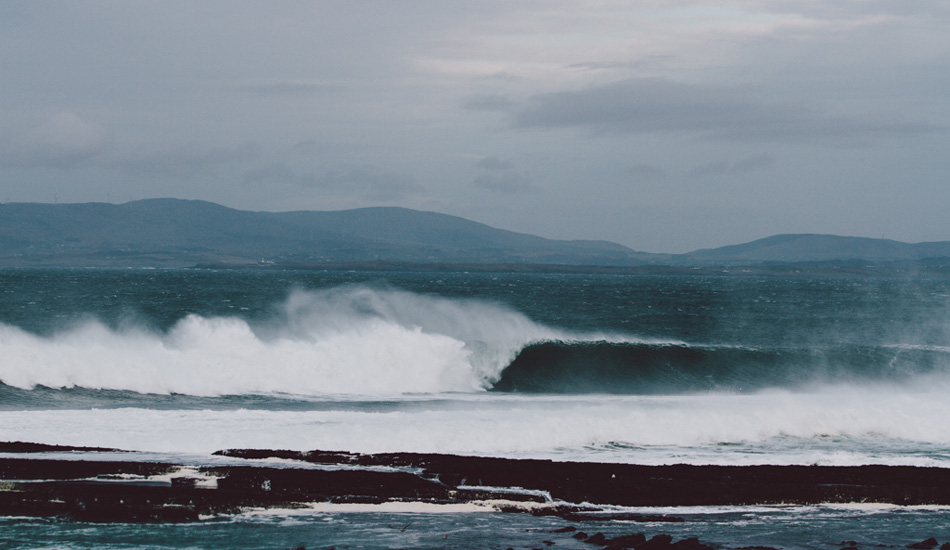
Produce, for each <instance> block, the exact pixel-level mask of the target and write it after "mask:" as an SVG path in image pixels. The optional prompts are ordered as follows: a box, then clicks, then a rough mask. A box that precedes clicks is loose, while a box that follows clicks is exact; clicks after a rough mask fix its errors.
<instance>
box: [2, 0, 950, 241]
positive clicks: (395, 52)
mask: <svg viewBox="0 0 950 550" xmlns="http://www.w3.org/2000/svg"><path fill="white" fill-rule="evenodd" d="M948 25H950V5H948V4H947V3H946V2H942V1H937V0H920V1H918V2H889V1H884V0H869V1H863V2H840V1H832V0H817V1H812V2H790V1H784V0H778V1H772V0H769V1H766V0H712V1H705V0H702V1H701V0H689V1H686V2H678V3H675V4H671V3H669V2H664V1H660V0H636V1H633V2H630V1H619V0H580V1H578V0H570V1H569V0H545V1H539V0H512V1H508V2H496V1H489V2H477V3H461V4H460V3H449V2H440V1H436V0H420V1H418V2H412V3H409V4H406V3H396V2H383V1H375V0H356V1H353V2H304V1H297V0H291V1H289V2H281V3H279V4H271V3H249V4H248V3H239V4H233V3H218V2H206V3H194V2H185V1H184V0H172V1H170V2H164V3H162V4H161V5H159V4H149V3H133V2H125V3H107V4H103V3H101V2H94V1H91V0H89V1H87V0H79V1H76V2H69V3H65V4H47V3H25V2H13V3H10V2H8V3H3V4H0V71H2V73H0V74H3V79H2V82H0V88H2V93H0V198H2V199H3V200H13V201H52V200H59V201H61V202H62V201H76V202H82V201H91V200H114V201H122V200H127V199H134V198H144V197H159V196H178V197H182V198H200V199H205V200H212V201H216V202H220V203H223V204H226V205H228V206H232V207H236V208H247V209H253V210H291V209H301V208H309V209H335V208H350V207H359V206H370V205H375V204H387V205H399V206H406V207H410V208H420V209H433V210H439V211H442V212H446V213H450V214H456V215H461V216H465V217H469V218H473V219H476V220H478V221H481V222H485V223H489V224H492V225H495V226H498V227H501V228H505V229H510V230H516V231H524V232H531V233H536V234H540V235H543V236H547V237H554V238H595V239H610V240H614V241H618V242H621V243H623V244H625V245H628V246H630V247H632V248H635V249H639V250H647V251H667V252H684V251H688V250H692V249H696V248H701V247H711V246H719V245H725V244H732V243H735V242H741V241H747V240H752V239H755V238H760V237H763V236H767V235H770V234H775V233H788V232H815V233H838V234H846V235H863V236H880V235H881V234H885V235H886V236H888V237H890V238H894V239H899V240H905V241H911V242H915V241H926V240H945V239H950V233H948V230H947V227H946V222H945V219H946V214H945V212H944V208H943V207H942V205H945V204H948V203H950V187H948V186H947V185H946V174H947V171H948V162H947V161H946V160H945V158H946V153H945V151H946V150H947V149H948V148H950V143H948V132H947V130H948V126H950V102H948V100H947V97H950V95H948V94H950V80H948V77H947V75H948V74H950V37H948V36H950V35H948V33H946V28H947V27H948ZM908 220H913V223H909V222H908Z"/></svg>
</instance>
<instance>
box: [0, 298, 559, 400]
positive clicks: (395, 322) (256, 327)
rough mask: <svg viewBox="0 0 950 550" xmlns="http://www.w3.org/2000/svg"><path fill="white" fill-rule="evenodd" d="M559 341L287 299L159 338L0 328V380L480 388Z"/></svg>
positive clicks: (489, 312)
mask: <svg viewBox="0 0 950 550" xmlns="http://www.w3.org/2000/svg"><path fill="white" fill-rule="evenodd" d="M559 336H560V334H559V333H558V332H557V331H555V330H553V329H549V328H547V327H544V326H542V325H539V324H537V323H535V322H533V321H531V320H530V319H528V318H527V317H525V316H524V315H522V314H520V313H518V312H516V311H512V310H510V309H508V308H505V307H503V306H500V305H495V304H491V303H486V302H479V301H474V300H471V301H470V300H453V299H447V298H441V297H434V296H425V295H419V294H413V293H410V292H403V291H396V290H380V289H374V288H369V287H362V286H348V287H339V288H333V289H327V290H317V291H305V290H297V291H293V292H291V294H290V295H289V296H288V298H287V299H286V300H285V302H284V303H283V304H282V305H281V307H280V308H279V313H278V314H277V315H276V316H275V317H274V318H272V319H270V320H268V321H265V322H260V323H251V322H249V321H247V320H245V319H241V318H238V317H214V318H209V317H202V316H198V315H188V316H186V317H184V318H182V319H181V320H179V321H178V322H177V323H176V324H175V325H174V326H172V328H171V329H170V330H168V331H167V332H166V333H158V332H154V331H149V330H146V329H143V328H128V327H125V328H118V329H113V328H110V327H107V326H105V325H104V324H103V323H101V322H99V321H95V320H93V321H86V322H84V323H82V324H81V325H79V326H77V327H75V328H72V329H70V330H67V331H63V332H60V333H57V334H54V335H52V336H49V337H42V336H36V335H33V334H30V333H27V332H25V331H23V330H21V329H19V328H16V327H12V326H8V325H0V349H2V350H3V352H4V355H5V358H4V361H3V362H2V364H0V381H2V382H3V383H4V384H7V385H10V386H16V387H19V388H33V387H35V386H47V387H52V388H66V387H76V386H79V387H85V388H92V389H112V390H130V391H135V392H139V393H180V394H187V395H201V396H215V395H235V394H250V393H288V394H295V395H332V394H358V395H377V394H400V393H434V392H447V391H463V392H465V391H481V390H484V389H487V388H488V387H490V386H491V384H492V383H493V382H494V381H496V380H497V379H498V377H499V376H500V373H501V372H502V370H503V369H504V368H505V367H506V366H507V365H508V364H509V363H510V362H511V361H512V360H513V359H514V357H515V355H516V354H517V353H518V351H519V350H520V349H521V348H523V347H524V346H525V345H526V344H528V343H530V342H532V341H536V340H544V339H550V338H557V337H559Z"/></svg>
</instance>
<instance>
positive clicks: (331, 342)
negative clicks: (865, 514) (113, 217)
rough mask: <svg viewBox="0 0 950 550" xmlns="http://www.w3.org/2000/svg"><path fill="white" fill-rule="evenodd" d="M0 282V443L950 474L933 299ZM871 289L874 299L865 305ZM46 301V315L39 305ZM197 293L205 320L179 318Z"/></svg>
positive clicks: (292, 283) (168, 279) (659, 285)
mask: <svg viewBox="0 0 950 550" xmlns="http://www.w3.org/2000/svg"><path fill="white" fill-rule="evenodd" d="M5 276H6V277H7V279H8V280H7V281H6V282H8V283H15V284H8V285H7V286H5V289H6V290H5V292H4V298H5V299H6V300H7V301H8V304H7V307H6V308H4V311H6V312H7V316H8V318H7V319H3V322H2V324H0V350H2V361H0V381H2V386H0V397H3V401H2V405H0V440H7V441H14V440H29V441H36V442H42V443H51V444H70V445H86V446H102V447H114V448H123V449H130V450H139V451H153V452H165V453H179V454H182V455H184V454H189V453H198V454H201V453H211V452H213V451H215V450H218V449H222V448H240V447H255V448H292V449H301V450H305V449H310V448H324V449H335V450H348V451H354V452H398V451H417V452H447V453H462V454H478V455H489V456H518V457H535V458H539V457H544V458H556V459H562V460H598V461H618V462H634V463H644V464H663V463H677V462H684V463H695V464H784V463H788V464H835V465H848V464H869V463H879V464H908V465H926V466H932V465H943V464H945V463H947V461H948V460H950V452H948V450H947V449H948V448H950V425H948V424H947V423H946V422H945V419H946V418H950V402H948V401H947V400H946V399H945V398H944V396H945V394H946V390H947V388H948V384H950V369H948V366H950V346H948V345H947V344H948V341H947V340H948V337H947V330H946V329H945V328H944V327H945V325H944V324H943V323H942V321H939V319H940V317H939V315H940V314H941V313H942V311H945V308H946V301H947V299H946V295H947V294H946V292H945V290H946V289H945V288H944V287H945V286H946V285H945V283H943V282H939V281H937V282H935V281H930V282H927V283H926V286H924V287H923V288H920V283H919V282H914V281H904V282H893V281H891V282H880V281H877V282H875V281H866V280H865V281H862V280H856V281H855V280H837V281H836V280H832V281H828V280H820V281H814V280H781V279H774V280H773V279H763V280H758V281H749V280H738V281H737V280H733V279H719V280H715V279H713V280H708V279H689V278H669V279H660V278H626V279H624V278H618V277H605V276H600V277H588V278H586V279H585V278H582V277H578V276H573V277H572V276H561V277H557V276H534V278H532V277H531V276H523V275H522V276H515V275H492V276H486V275H478V276H474V275H469V276H463V275H461V274H460V275H454V277H455V280H456V282H458V283H459V284H458V285H457V286H455V287H451V286H449V287H448V292H445V291H443V292H438V291H433V290H438V289H439V288H443V289H445V288H446V280H447V279H449V280H451V277H453V276H452V275H438V276H430V275H424V274H423V275H414V276H413V275H405V274H402V275H399V274H394V275H392V276H391V277H392V278H393V279H395V280H396V283H398V285H397V284H393V283H392V282H391V281H386V280H383V281H381V280H379V279H375V280H371V279H369V276H368V275H366V276H364V279H367V280H362V281H361V280H357V281H351V280H347V279H348V278H352V276H350V277H348V276H347V275H346V274H322V275H320V276H317V275H314V274H307V273H299V274H296V275H292V276H290V277H288V276H287V275H286V274H284V275H281V276H280V277H277V276H273V275H271V276H268V275H266V274H260V273H228V272H225V273H218V274H209V273H203V272H188V271H187V270H181V271H169V272H158V273H155V272H147V271H139V272H131V273H130V272H122V271H116V272H112V271H107V272H89V271H86V272H83V271H75V270H62V271H56V270H53V271H43V270H37V271H29V270H25V271H24V270H19V271H14V272H9V271H8V272H5ZM43 277H46V278H49V279H50V281H48V283H49V282H52V283H53V284H52V285H49V284H47V285H45V286H44V285H42V281H41V280H42V278H43ZM314 279H318V280H316V281H314ZM321 279H322V280H321ZM117 280H118V281H119V282H125V283H126V284H125V285H121V284H120V285H118V286H117V285H116V282H117ZM275 281H279V283H280V284H278V285H272V284H269V283H273V282H275ZM462 282H464V284H461V283H462ZM263 283H268V284H263ZM882 285H883V286H884V287H885V288H887V289H889V291H890V294H889V295H887V294H885V295H881V296H874V294H873V293H874V292H878V291H879V290H880V288H881V287H882ZM50 286H52V287H53V288H54V289H56V290H55V292H57V293H59V294H58V295H56V296H48V297H47V299H48V301H47V302H46V303H43V302H42V301H40V302H37V300H36V298H37V293H36V291H37V290H42V291H43V293H47V292H49V289H50ZM17 287H19V288H17ZM466 287H467V288H466ZM473 287H474V288H473ZM803 287H804V288H805V289H806V290H808V291H809V293H810V297H808V299H807V301H806V302H805V303H800V302H801V301H802V299H803V298H802V295H803V294H804V295H805V296H809V294H807V293H803V292H801V289H802V288H803ZM31 288H32V289H33V292H34V294H33V296H32V297H31V296H30V292H31ZM117 288H118V289H123V290H124V292H125V293H126V294H125V295H122V294H118V293H116V289H117ZM459 289H464V290H465V293H464V294H463V295H459V293H458V290H459ZM876 289H877V290H876ZM157 290H160V292H157V293H156V291H157ZM796 290H797V291H798V292H795V291H796ZM196 291H197V292H198V294H199V295H201V294H204V298H203V299H201V301H196V302H194V303H188V302H187V301H186V302H181V301H179V300H178V298H179V297H180V296H181V295H183V294H188V293H195V292H196ZM97 292H99V296H100V298H98V299H90V296H96V295H97V294H96V293H97ZM176 292H177V294H175V293H176ZM532 293H537V294H536V296H532ZM156 294H157V296H158V298H159V299H158V300H156ZM783 297H784V298H783ZM871 297H874V299H873V300H872V299H870V298H871ZM195 298H199V296H195ZM526 298H527V300H526ZM909 298H910V299H909ZM935 299H938V300H940V301H939V302H935V301H934V300H935ZM31 302H32V303H31ZM103 304H107V305H108V307H103ZM842 304H846V305H847V306H848V307H844V308H842V307H841V306H842ZM209 305H210V307H209ZM18 306H19V307H18ZM888 306H890V307H897V306H899V310H898V311H896V312H895V310H893V309H888ZM18 309H19V310H20V311H23V312H27V313H28V314H29V315H27V316H26V317H24V316H23V315H20V316H19V317H17V316H16V315H15V314H16V312H17V311H18ZM816 312H817V313H818V314H820V315H818V316H817V319H819V321H820V322H821V323H822V325H821V326H818V327H815V326H813V325H815V323H816ZM895 313H897V316H898V317H900V320H901V321H902V322H901V323H899V324H898V323H894V325H893V327H892V328H891V329H889V330H882V327H883V328H884V329H887V325H888V323H889V322H891V321H890V320H891V319H892V318H893V317H894V316H895ZM700 316H703V317H705V322H704V323H697V317H700ZM769 316H771V317H772V318H771V319H770V320H769V321H768V323H769V324H765V325H763V323H764V322H765V321H764V319H765V318H766V317H769ZM18 319H19V320H20V322H19V323H17V320H18ZM24 319H25V320H26V321H28V322H23V320H24ZM631 319H633V320H635V321H640V324H639V326H636V325H635V326H631V323H630V321H631ZM822 319H823V320H822ZM849 323H850V324H849ZM915 324H916V325H918V326H917V327H915V326H914V325H915ZM796 325H797V326H796ZM684 326H685V327H687V328H689V329H690V330H683V329H684ZM743 330H744V331H745V332H743Z"/></svg>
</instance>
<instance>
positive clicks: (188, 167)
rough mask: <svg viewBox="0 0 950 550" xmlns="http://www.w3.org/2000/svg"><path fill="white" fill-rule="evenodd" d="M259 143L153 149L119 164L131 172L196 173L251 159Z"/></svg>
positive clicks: (180, 175)
mask: <svg viewBox="0 0 950 550" xmlns="http://www.w3.org/2000/svg"><path fill="white" fill-rule="evenodd" d="M260 150H261V147H260V145H258V144H256V143H245V144H243V145H237V146H233V147H215V146H207V145H199V144H191V145H187V146H176V147H166V148H152V149H148V150H146V151H143V152H135V153H130V154H127V155H125V156H124V157H122V158H121V159H120V160H119V161H118V162H117V165H118V167H119V168H121V169H123V170H126V171H128V172H133V173H140V174H160V175H166V176H175V177H183V176H193V175H195V174H200V173H204V172H207V171H210V170H213V169H215V168H217V167H219V166H224V165H228V164H233V163H241V162H245V161H248V160H252V159H254V158H255V157H257V156H258V155H259V154H260Z"/></svg>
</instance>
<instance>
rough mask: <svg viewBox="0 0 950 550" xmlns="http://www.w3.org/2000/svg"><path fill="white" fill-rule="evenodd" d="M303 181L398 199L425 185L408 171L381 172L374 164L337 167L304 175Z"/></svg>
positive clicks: (350, 192)
mask: <svg viewBox="0 0 950 550" xmlns="http://www.w3.org/2000/svg"><path fill="white" fill-rule="evenodd" d="M301 183H302V184H303V185H305V186H308V187H316V188H320V189H323V190H325V191H328V192H333V193H336V194H344V195H351V196H353V197H358V198H360V199H363V200H369V201H379V202H394V201H398V200H401V199H405V198H407V197H409V196H412V195H415V194H417V193H419V192H420V191H422V190H423V189H424V188H423V187H422V186H420V185H419V184H418V183H416V181H415V180H414V179H413V178H412V176H409V175H406V174H399V173H396V172H379V171H377V170H375V169H374V168H370V167H354V168H347V169H343V170H333V171H329V172H325V173H323V174H319V175H317V174H311V175H307V176H304V177H303V178H301Z"/></svg>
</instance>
